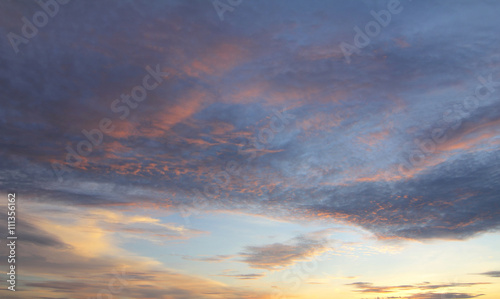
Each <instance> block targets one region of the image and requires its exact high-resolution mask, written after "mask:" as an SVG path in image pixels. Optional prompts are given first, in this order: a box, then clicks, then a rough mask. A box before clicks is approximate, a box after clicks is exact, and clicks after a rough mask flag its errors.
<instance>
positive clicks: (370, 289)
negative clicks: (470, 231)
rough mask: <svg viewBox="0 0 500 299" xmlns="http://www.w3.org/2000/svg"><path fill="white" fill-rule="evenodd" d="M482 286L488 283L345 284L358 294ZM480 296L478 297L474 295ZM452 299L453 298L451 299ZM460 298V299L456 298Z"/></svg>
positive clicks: (422, 294) (431, 294)
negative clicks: (354, 289)
mask: <svg viewBox="0 0 500 299" xmlns="http://www.w3.org/2000/svg"><path fill="white" fill-rule="evenodd" d="M484 284H490V283H488V282H472V283H448V284H431V283H429V282H424V283H419V284H414V285H397V286H376V285H374V284H373V283H371V282H354V283H349V284H346V285H348V286H353V287H354V288H356V292H359V293H393V292H399V291H415V290H437V289H447V288H456V287H472V286H476V285H484ZM425 295H429V296H431V297H430V298H434V297H432V296H433V295H434V293H426V294H424V293H421V294H417V295H412V296H417V297H415V298H425V297H419V296H425ZM476 296H480V295H476ZM408 298H414V297H411V296H410V297H408ZM452 298H453V297H452ZM458 298H460V297H458ZM464 298H473V297H464Z"/></svg>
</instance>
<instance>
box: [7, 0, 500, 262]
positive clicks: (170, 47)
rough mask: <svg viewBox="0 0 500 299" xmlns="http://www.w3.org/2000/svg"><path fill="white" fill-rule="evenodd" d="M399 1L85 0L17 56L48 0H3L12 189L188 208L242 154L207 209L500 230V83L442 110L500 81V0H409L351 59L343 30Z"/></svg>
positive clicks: (405, 232)
mask: <svg viewBox="0 0 500 299" xmlns="http://www.w3.org/2000/svg"><path fill="white" fill-rule="evenodd" d="M385 5H386V4H385V2H373V1H370V2H363V3H361V2H360V3H351V2H345V1H329V2H325V1H312V2H308V4H307V5H306V4H304V3H302V2H300V1H292V2H290V1H286V2H285V1H283V2H279V1H278V2H273V3H268V2H264V1H252V2H251V3H250V2H248V3H247V2H245V3H243V4H242V5H241V6H239V7H238V9H237V10H235V11H234V12H232V13H231V14H230V15H229V14H228V15H227V18H226V20H225V21H224V22H220V20H219V19H218V16H217V14H216V12H215V11H214V9H213V6H212V4H211V3H210V2H206V1H197V2H189V3H186V2H183V1H147V2H145V1H130V2H123V3H121V2H106V3H101V2H97V1H91V2H89V3H86V4H85V5H83V4H82V3H79V2H74V3H73V2H72V3H69V4H67V5H65V6H64V7H61V10H60V12H59V13H58V14H57V15H56V16H55V17H54V18H52V19H50V23H49V24H48V25H47V26H46V27H44V28H41V29H40V32H39V33H38V35H37V36H35V37H34V38H33V39H30V41H29V43H28V44H23V45H21V46H20V52H19V53H18V54H15V53H14V51H13V50H12V47H11V45H10V44H9V41H8V39H6V38H5V37H6V35H7V33H8V32H11V31H12V32H19V30H20V28H21V26H22V22H21V17H22V16H31V15H32V14H33V13H34V12H35V11H36V10H39V8H38V6H37V5H36V4H33V3H31V2H12V1H11V2H8V1H6V2H3V3H2V4H1V6H2V8H3V9H2V10H1V12H0V16H1V17H2V18H0V25H1V26H0V35H2V36H3V37H4V38H3V39H2V40H1V41H0V51H1V52H2V53H3V54H4V55H2V56H1V58H0V66H1V67H2V68H1V71H0V84H1V86H2V88H3V92H2V94H1V95H0V98H1V101H2V106H1V107H0V130H1V131H2V135H1V137H0V145H1V149H0V167H1V171H0V189H2V190H7V189H10V188H14V189H18V190H24V192H25V194H26V197H27V198H28V197H29V200H32V201H39V202H54V203H58V204H59V203H61V204H76V205H86V206H103V207H116V206H120V207H127V206H128V205H130V203H133V202H136V201H137V198H138V197H139V196H140V198H141V202H144V203H145V204H146V203H148V204H151V203H153V204H155V203H158V204H164V206H169V207H172V208H175V207H176V206H179V205H184V204H188V205H190V204H192V203H193V198H194V197H195V195H194V192H193V189H195V188H199V189H200V190H202V191H203V188H208V187H207V186H209V187H212V186H214V180H215V179H214V174H216V173H218V172H220V171H222V170H224V169H225V168H226V167H227V163H228V162H229V161H234V162H235V163H236V164H237V165H238V166H240V167H241V169H240V172H239V173H238V174H231V175H230V182H229V183H228V184H227V185H225V186H222V187H220V188H219V190H220V192H219V193H218V194H217V195H216V196H208V197H209V200H208V202H209V205H208V206H207V209H211V208H215V209H228V210H244V211H247V212H252V213H258V214H266V215H268V216H272V217H287V218H289V219H294V218H296V219H297V218H298V219H321V220H325V221H338V220H343V221H347V222H349V223H352V224H354V225H359V226H362V227H364V228H367V229H369V230H371V231H372V232H373V233H375V234H376V235H377V236H380V237H383V238H391V237H394V238H410V239H429V238H452V239H464V238H468V237H471V236H473V235H475V234H478V233H484V232H489V231H496V230H497V229H498V227H499V224H500V223H499V222H498V217H495V215H496V214H497V213H498V212H499V211H500V207H499V205H498V200H497V199H498V194H500V193H499V191H500V190H498V186H497V185H498V184H496V183H495V182H496V181H498V179H499V173H498V169H499V163H500V159H499V158H498V157H499V156H500V154H499V153H500V152H499V151H498V146H497V145H498V136H499V134H498V126H499V124H498V120H499V115H500V108H499V107H500V105H499V93H498V91H495V92H493V93H492V95H491V97H489V98H488V99H486V100H484V101H482V102H481V103H480V105H479V106H478V107H477V109H475V110H474V111H472V112H471V113H470V115H465V116H463V119H462V121H461V124H460V126H458V127H457V128H454V129H448V126H449V125H450V123H447V122H445V121H443V113H444V112H446V111H447V110H448V109H454V106H455V105H457V104H458V105H460V104H461V100H462V99H463V98H464V97H466V96H469V95H473V94H474V92H475V89H476V87H477V85H478V84H479V83H478V80H477V77H478V76H483V77H488V76H489V75H490V74H492V77H493V81H495V82H497V81H498V68H497V67H496V66H497V65H498V62H499V57H498V55H497V49H498V47H499V46H500V40H499V39H498V34H497V32H498V28H500V23H499V21H498V18H497V16H496V15H495V14H494V12H495V11H496V10H497V8H498V5H499V4H498V3H495V2H488V1H483V2H478V3H474V4H471V3H468V2H465V1H464V2H456V1H439V2H437V3H436V2H434V1H432V2H431V1H418V2H415V1H413V2H409V1H402V5H403V6H404V10H403V11H402V12H401V13H400V14H398V15H394V16H393V18H392V20H391V24H390V25H388V27H386V28H382V31H381V33H380V35H378V36H376V37H374V38H372V39H371V43H370V44H369V45H368V46H367V47H366V48H364V49H362V50H361V52H360V53H359V55H358V54H355V55H353V57H352V62H351V64H347V63H345V60H344V57H343V54H342V53H341V52H340V50H339V48H338V45H339V44H340V43H341V42H342V41H346V42H352V41H353V38H354V35H355V32H354V31H353V27H354V26H360V27H363V26H364V25H365V24H366V23H367V22H369V21H371V20H372V16H371V15H370V11H371V10H376V11H379V10H381V9H384V8H385ZM68 24H71V25H68ZM157 64H158V65H161V67H162V70H163V71H165V72H168V73H169V76H168V78H166V79H165V80H164V83H163V84H161V85H160V86H159V87H158V88H157V89H155V90H154V91H151V92H149V93H148V98H147V100H145V101H144V102H142V103H141V104H140V105H139V106H138V107H137V108H136V109H134V110H131V113H130V116H129V117H128V118H127V119H126V120H124V121H121V120H119V118H118V115H117V114H116V113H114V112H113V111H112V110H111V109H110V104H111V102H112V101H113V100H115V99H117V98H120V95H121V94H123V93H128V92H130V90H131V88H132V87H134V86H135V85H137V84H139V83H140V82H141V80H142V78H143V76H144V75H145V74H146V73H147V72H146V71H145V66H147V65H150V66H155V65H157ZM497 89H498V88H497ZM283 109H287V111H288V112H289V113H290V114H293V115H294V117H295V118H294V119H293V121H290V123H289V124H287V125H286V126H285V127H284V128H283V130H281V131H280V132H276V133H275V134H274V135H275V136H273V139H272V140H271V141H269V142H267V143H265V144H263V143H262V142H261V141H259V133H260V132H261V131H262V130H264V129H270V128H271V125H270V121H271V120H273V117H274V112H273V111H274V110H280V111H281V110H283ZM103 117H108V118H110V119H113V120H114V124H115V125H116V128H117V129H116V132H114V133H113V134H110V135H105V136H104V140H103V143H102V144H101V145H100V146H98V147H96V148H94V150H93V151H92V153H91V154H90V155H89V156H88V157H86V159H85V163H82V165H80V166H79V167H78V168H73V167H70V171H68V173H65V174H64V182H63V183H60V182H58V181H57V177H56V176H54V173H53V171H52V166H51V165H52V164H51V163H53V162H59V163H63V164H64V160H65V158H66V155H67V152H66V146H68V145H69V146H72V147H75V146H76V144H78V142H80V141H82V140H84V139H85V136H83V135H82V133H81V131H82V129H86V130H90V129H92V128H95V127H96V124H98V123H99V121H100V120H101V119H102V118H103ZM444 126H445V127H446V128H447V138H448V141H447V142H445V143H444V144H443V145H442V146H441V148H440V149H439V150H438V151H436V152H435V153H433V154H431V155H428V156H427V157H426V158H425V159H424V163H422V165H419V166H418V167H414V169H420V168H422V170H420V171H416V172H415V173H414V174H412V176H411V177H408V178H396V175H397V171H395V170H394V169H395V168H397V167H398V165H399V163H402V161H404V160H408V158H409V155H410V154H411V152H412V151H413V150H415V148H416V145H415V144H414V143H413V141H414V139H415V138H420V139H426V138H430V137H431V135H432V130H433V129H436V128H442V127H444ZM260 137H262V136H260ZM479 137H481V138H482V139H481V138H479ZM252 142H255V144H257V145H258V149H257V150H256V149H255V148H254V146H253V145H252ZM462 143H463V144H462ZM486 143H490V145H484V144H486ZM464 144H465V145H464ZM459 145H460V146H459ZM252 153H254V154H255V157H256V158H254V159H251V161H249V159H248V158H249V157H250V156H252V155H253V154H252ZM380 174H387V176H386V178H383V176H381V175H380ZM381 177H382V178H381ZM256 199H257V200H256ZM255 250H257V249H255ZM250 253H252V251H251V250H250Z"/></svg>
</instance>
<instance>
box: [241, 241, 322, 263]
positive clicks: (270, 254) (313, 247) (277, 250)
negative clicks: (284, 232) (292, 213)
mask: <svg viewBox="0 0 500 299" xmlns="http://www.w3.org/2000/svg"><path fill="white" fill-rule="evenodd" d="M330 249H331V248H330V247H328V242H327V240H326V239H318V238H312V237H310V236H299V237H295V238H293V239H291V240H289V241H288V242H285V243H273V244H268V245H263V246H247V247H246V248H245V251H243V252H240V254H239V255H240V256H241V257H242V258H243V259H242V261H243V262H245V263H247V264H248V266H249V267H250V268H254V269H266V270H281V269H284V268H286V267H288V266H291V265H293V264H295V263H297V262H299V261H304V260H308V259H310V258H314V257H315V256H318V255H321V254H323V253H324V252H326V251H329V250H330Z"/></svg>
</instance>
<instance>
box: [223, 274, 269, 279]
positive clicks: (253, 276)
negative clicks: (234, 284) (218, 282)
mask: <svg viewBox="0 0 500 299" xmlns="http://www.w3.org/2000/svg"><path fill="white" fill-rule="evenodd" d="M218 276H224V277H233V278H236V279H241V280H252V279H259V278H262V277H264V276H266V274H265V273H250V274H219V275H218Z"/></svg>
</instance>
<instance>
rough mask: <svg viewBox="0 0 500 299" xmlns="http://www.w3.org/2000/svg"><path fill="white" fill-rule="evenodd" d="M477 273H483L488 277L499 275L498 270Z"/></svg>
mask: <svg viewBox="0 0 500 299" xmlns="http://www.w3.org/2000/svg"><path fill="white" fill-rule="evenodd" d="M478 274H479V275H485V276H489V277H500V271H488V272H483V273H478Z"/></svg>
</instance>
